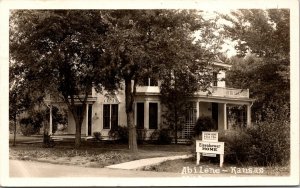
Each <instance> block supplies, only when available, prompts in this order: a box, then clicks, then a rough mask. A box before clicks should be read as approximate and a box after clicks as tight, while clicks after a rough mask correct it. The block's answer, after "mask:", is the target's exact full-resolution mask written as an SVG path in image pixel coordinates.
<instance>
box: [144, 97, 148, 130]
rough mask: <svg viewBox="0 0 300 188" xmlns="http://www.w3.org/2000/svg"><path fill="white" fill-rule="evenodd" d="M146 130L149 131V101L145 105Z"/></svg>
mask: <svg viewBox="0 0 300 188" xmlns="http://www.w3.org/2000/svg"><path fill="white" fill-rule="evenodd" d="M144 129H149V101H145V105H144Z"/></svg>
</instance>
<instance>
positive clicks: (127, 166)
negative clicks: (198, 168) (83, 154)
mask: <svg viewBox="0 0 300 188" xmlns="http://www.w3.org/2000/svg"><path fill="white" fill-rule="evenodd" d="M189 157H191V156H190V155H178V156H168V157H155V158H147V159H140V160H135V161H130V162H126V163H120V164H115V165H110V166H106V167H105V168H113V169H124V170H133V169H140V168H143V167H146V166H151V165H156V164H159V163H162V162H164V161H167V160H175V159H186V158H189Z"/></svg>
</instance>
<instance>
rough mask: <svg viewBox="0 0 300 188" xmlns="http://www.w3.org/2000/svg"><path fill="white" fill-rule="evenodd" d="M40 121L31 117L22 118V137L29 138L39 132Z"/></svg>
mask: <svg viewBox="0 0 300 188" xmlns="http://www.w3.org/2000/svg"><path fill="white" fill-rule="evenodd" d="M41 123H42V122H41V121H39V120H36V119H33V118H31V117H27V118H22V119H21V120H20V124H21V132H22V134H23V135H24V136H30V135H33V134H36V133H38V132H39V129H40V126H41Z"/></svg>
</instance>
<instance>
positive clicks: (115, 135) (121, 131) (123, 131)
mask: <svg viewBox="0 0 300 188" xmlns="http://www.w3.org/2000/svg"><path fill="white" fill-rule="evenodd" d="M108 136H109V138H111V139H113V140H117V141H119V142H121V143H128V127H125V126H118V127H114V128H112V129H110V131H109V132H108Z"/></svg>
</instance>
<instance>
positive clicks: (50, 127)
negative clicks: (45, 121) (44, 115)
mask: <svg viewBox="0 0 300 188" xmlns="http://www.w3.org/2000/svg"><path fill="white" fill-rule="evenodd" d="M49 109H50V119H49V133H48V134H49V135H52V129H53V128H52V105H50V107H49Z"/></svg>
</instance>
